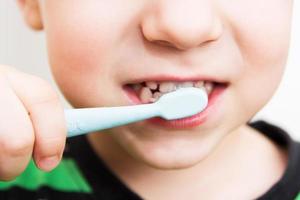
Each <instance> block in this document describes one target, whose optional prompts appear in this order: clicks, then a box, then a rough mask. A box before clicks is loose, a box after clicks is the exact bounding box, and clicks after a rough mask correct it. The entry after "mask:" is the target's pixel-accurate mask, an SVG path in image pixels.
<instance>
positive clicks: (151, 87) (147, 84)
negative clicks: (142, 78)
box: [146, 81, 158, 90]
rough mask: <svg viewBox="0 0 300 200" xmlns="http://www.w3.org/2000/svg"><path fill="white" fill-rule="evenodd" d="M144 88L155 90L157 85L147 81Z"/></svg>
mask: <svg viewBox="0 0 300 200" xmlns="http://www.w3.org/2000/svg"><path fill="white" fill-rule="evenodd" d="M146 86H147V87H148V88H150V89H151V90H156V89H157V86H158V84H157V83H156V82H153V81H149V82H146Z"/></svg>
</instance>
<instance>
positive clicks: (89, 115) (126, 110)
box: [65, 104, 159, 137]
mask: <svg viewBox="0 0 300 200" xmlns="http://www.w3.org/2000/svg"><path fill="white" fill-rule="evenodd" d="M158 115H159V109H158V106H157V105H156V104H141V105H134V106H121V107H103V108H81V109H65V117H66V121H67V129H68V137H72V136H76V135H81V134H85V133H88V132H93V131H100V130H103V129H108V128H112V127H115V126H121V125H125V124H129V123H132V122H136V121H140V120H145V119H148V118H151V117H155V116H158Z"/></svg>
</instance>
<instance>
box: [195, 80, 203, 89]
mask: <svg viewBox="0 0 300 200" xmlns="http://www.w3.org/2000/svg"><path fill="white" fill-rule="evenodd" d="M203 86H204V81H197V82H195V83H194V87H196V88H201V87H203Z"/></svg>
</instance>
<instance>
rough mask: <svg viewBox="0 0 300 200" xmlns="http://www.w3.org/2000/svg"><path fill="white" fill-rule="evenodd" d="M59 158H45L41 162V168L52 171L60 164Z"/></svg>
mask: <svg viewBox="0 0 300 200" xmlns="http://www.w3.org/2000/svg"><path fill="white" fill-rule="evenodd" d="M58 161H59V158H58V156H51V157H47V158H43V159H41V160H40V162H39V168H41V169H42V170H45V171H50V170H52V169H53V168H54V167H56V165H57V164H58Z"/></svg>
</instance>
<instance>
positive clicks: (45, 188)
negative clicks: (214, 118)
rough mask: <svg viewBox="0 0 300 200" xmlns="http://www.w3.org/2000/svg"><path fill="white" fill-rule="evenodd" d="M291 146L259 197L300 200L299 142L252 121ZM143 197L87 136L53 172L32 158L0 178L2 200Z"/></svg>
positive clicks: (76, 140)
mask: <svg viewBox="0 0 300 200" xmlns="http://www.w3.org/2000/svg"><path fill="white" fill-rule="evenodd" d="M249 125H250V126H251V127H253V128H255V129H257V130H258V131H259V132H261V133H262V134H264V135H266V136H267V137H268V138H270V139H271V140H272V141H274V142H275V143H277V144H278V145H279V146H281V147H282V148H286V149H287V150H288V163H287V168H286V171H285V172H284V175H283V176H282V178H281V179H280V180H279V181H278V182H277V183H275V184H274V185H273V186H272V187H271V188H270V189H269V191H267V192H266V193H265V194H263V195H262V196H261V197H259V198H258V200H269V199H271V200H277V199H278V200H290V199H297V200H300V193H299V191H300V172H298V171H300V155H299V154H300V143H299V142H296V141H294V140H292V139H291V137H290V136H289V135H288V134H287V133H286V132H285V131H283V130H282V129H280V128H279V127H276V126H274V125H271V124H268V123H266V122H264V121H257V122H254V123H251V124H249ZM20 199H28V200H31V199H32V200H35V199H38V200H47V199H49V200H50V199H51V200H52V199H53V200H82V199H85V200H92V199H97V200H98V199H101V200H102V199H103V200H141V199H142V198H141V197H139V195H138V194H136V193H134V192H133V191H131V190H130V189H129V188H128V187H127V186H126V185H125V184H124V183H123V182H122V181H121V180H120V179H119V178H118V177H117V176H115V175H114V173H113V172H112V171H110V170H109V168H108V167H107V166H106V165H105V163H104V162H103V161H102V160H101V159H99V157H98V156H97V155H96V154H95V153H94V151H93V150H92V148H91V147H90V145H89V143H88V141H87V140H86V138H85V136H78V137H73V138H69V139H68V141H67V145H66V148H65V153H64V159H63V161H62V162H61V164H60V165H59V166H58V167H57V168H56V169H54V170H53V171H52V172H51V173H46V172H42V171H40V170H38V169H37V168H36V167H35V165H34V164H33V162H31V163H30V164H29V166H28V168H27V169H26V170H25V172H24V173H23V174H22V175H21V176H20V177H18V178H17V179H16V180H14V181H11V182H0V200H20Z"/></svg>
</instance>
